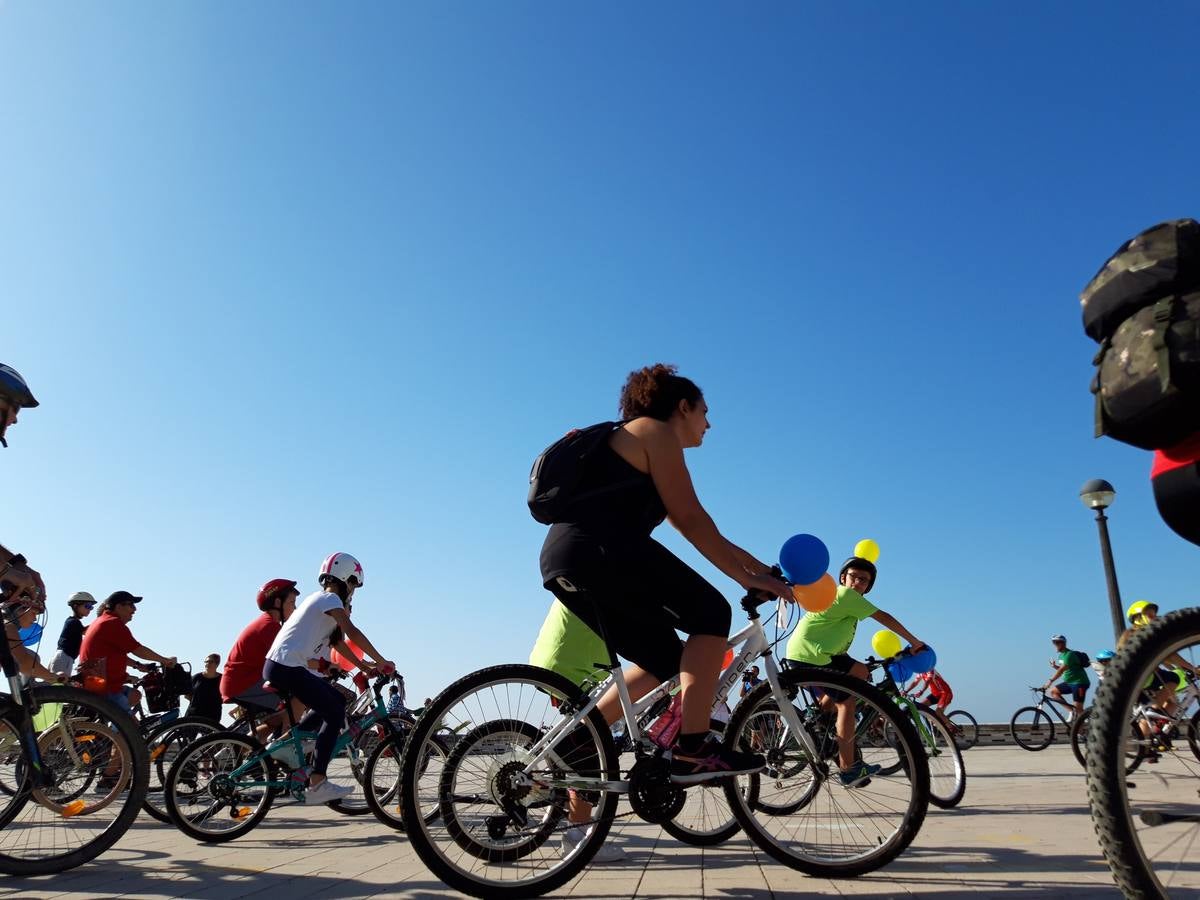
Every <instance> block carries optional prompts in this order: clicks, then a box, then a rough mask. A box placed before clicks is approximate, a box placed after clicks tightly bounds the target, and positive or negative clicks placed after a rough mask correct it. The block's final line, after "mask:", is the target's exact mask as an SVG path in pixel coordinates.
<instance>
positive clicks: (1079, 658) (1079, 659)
mask: <svg viewBox="0 0 1200 900" xmlns="http://www.w3.org/2000/svg"><path fill="white" fill-rule="evenodd" d="M1071 652H1072V653H1074V654H1075V664H1076V665H1077V666H1079V668H1081V669H1086V668H1087V667H1088V666H1090V665H1091V664H1092V658H1091V657H1090V656H1088V655H1087V654H1086V653H1084V652H1083V651H1082V650H1072V651H1071Z"/></svg>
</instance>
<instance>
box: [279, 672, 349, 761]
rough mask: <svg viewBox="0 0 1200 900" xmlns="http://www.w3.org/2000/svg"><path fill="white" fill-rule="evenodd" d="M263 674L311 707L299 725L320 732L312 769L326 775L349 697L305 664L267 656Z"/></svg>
mask: <svg viewBox="0 0 1200 900" xmlns="http://www.w3.org/2000/svg"><path fill="white" fill-rule="evenodd" d="M263 677H264V678H266V679H267V681H269V682H271V684H272V686H274V687H275V688H278V689H281V690H282V691H284V692H286V693H288V694H291V695H292V696H293V697H295V698H296V699H297V700H299V701H300V702H301V703H303V704H304V705H305V706H307V707H308V712H307V713H305V715H304V718H303V719H301V720H300V721H299V722H297V723H296V727H297V728H300V729H303V730H304V731H315V732H316V733H317V746H316V753H315V758H314V760H313V771H314V772H316V773H317V774H318V775H324V774H325V773H326V772H327V771H328V770H329V761H330V760H331V759H333V746H334V744H336V743H337V739H338V735H339V734H341V733H342V728H344V727H345V724H346V701H345V700H344V699H343V698H342V695H341V694H339V693H338V692H337V690H335V689H334V687H333V685H332V684H330V683H329V682H327V681H324V680H322V679H320V678H318V677H317V676H316V675H314V674H313V673H312V672H311V671H309V670H308V669H306V668H304V667H302V666H282V665H280V664H279V663H277V662H274V661H273V660H269V659H268V660H267V661H266V663H265V664H264V665H263Z"/></svg>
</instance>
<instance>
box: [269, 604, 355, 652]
mask: <svg viewBox="0 0 1200 900" xmlns="http://www.w3.org/2000/svg"><path fill="white" fill-rule="evenodd" d="M331 609H345V607H344V606H342V600H341V598H340V597H338V595H337V594H331V593H329V592H328V591H317V593H315V594H309V595H308V596H307V597H305V598H304V600H302V601H301V602H300V604H299V605H298V606H297V607H296V611H295V612H294V613H292V614H291V615H290V616H288V620H287V621H286V622H284V623H283V628H281V629H280V630H279V634H277V635H275V640H274V641H272V642H271V649H270V650H268V651H267V659H269V660H271V661H272V662H277V663H279V664H280V665H282V666H299V667H301V668H307V667H308V661H309V660H310V659H321V658H324V657H327V656H328V655H329V636H330V635H331V634H333V632H334V629H336V628H337V622H335V621H333V617H332V616H327V615H325V614H326V613H327V612H329V611H330V610H331Z"/></svg>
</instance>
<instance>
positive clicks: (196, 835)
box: [164, 731, 275, 844]
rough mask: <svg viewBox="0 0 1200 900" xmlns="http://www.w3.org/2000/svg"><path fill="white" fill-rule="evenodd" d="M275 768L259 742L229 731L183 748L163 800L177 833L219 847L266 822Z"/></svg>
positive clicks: (177, 758)
mask: <svg viewBox="0 0 1200 900" xmlns="http://www.w3.org/2000/svg"><path fill="white" fill-rule="evenodd" d="M274 781H275V765H274V763H273V761H272V760H271V758H270V757H268V756H264V755H263V754H262V747H260V746H259V744H258V742H257V741H253V740H251V739H250V738H247V737H242V736H241V735H238V734H231V733H230V732H228V731H222V732H218V733H217V734H210V735H207V736H206V737H202V738H200V740H198V741H196V742H195V743H193V744H190V745H188V746H187V747H185V748H184V749H183V750H182V751H181V752H180V753H179V755H178V756H177V757H176V759H175V762H174V764H173V765H172V766H171V768H170V770H169V771H168V772H167V781H166V785H165V786H164V799H165V802H166V808H167V813H168V815H170V817H171V821H172V822H174V823H175V827H176V828H178V829H179V830H180V831H182V832H183V833H184V834H186V835H187V836H188V837H190V838H193V839H194V840H197V841H203V842H205V843H209V844H220V843H224V842H225V841H231V840H233V839H234V838H237V837H241V836H242V835H243V834H246V833H247V832H249V831H250V830H251V829H252V828H254V826H256V825H257V824H258V823H259V822H261V821H262V820H263V817H264V816H265V815H266V814H267V811H268V810H269V809H270V808H271V804H272V802H274V799H275V791H274V790H273V789H272V783H273V782H274Z"/></svg>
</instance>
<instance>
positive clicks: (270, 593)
mask: <svg viewBox="0 0 1200 900" xmlns="http://www.w3.org/2000/svg"><path fill="white" fill-rule="evenodd" d="M299 596H300V592H299V591H298V590H296V582H294V581H290V580H288V579H287V578H274V579H272V580H271V581H268V582H267V583H266V584H264V585H263V586H262V588H260V589H259V592H258V608H259V609H260V610H262V613H261V614H260V615H259V616H258V617H257V618H255V619H254V620H253V621H252V622H251V623H250V624H249V625H247V626H246V627H245V628H243V629H242V633H241V634H239V635H238V637H237V640H236V641H235V642H234V644H233V649H232V650H230V651H229V653H228V655H227V656H226V659H225V671H224V673H223V674H222V675H221V699H222V700H224V701H225V702H226V703H239V704H248V705H249V706H252V707H256V708H258V709H267V710H273V709H275V708H276V707H277V706H279V695H278V694H276V693H275V692H274V691H270V690H267V689H266V688H265V687H263V684H264V683H265V682H264V679H263V663H265V662H266V659H267V651H268V650H270V649H271V643H272V642H273V641H274V640H275V635H277V634H279V630H280V629H281V628H282V627H283V623H284V622H286V621H287V619H288V616H290V615H291V614H292V613H293V612H294V611H295V609H296V599H297V598H298V597H299ZM292 713H293V714H294V715H295V717H296V719H297V720H299V719H300V717H301V716H302V715H304V705H303V704H302V703H300V702H299V701H297V700H295V699H294V698H293V700H292ZM282 721H283V720H282V717H280V718H279V719H278V720H277V721H272V720H267V721H266V722H264V723H262V724H261V725H259V726H258V731H259V735H258V738H259V740H261V741H266V739H267V736H268V735H269V734H270V732H271V731H272V730H278V729H279V726H280V725H282Z"/></svg>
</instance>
